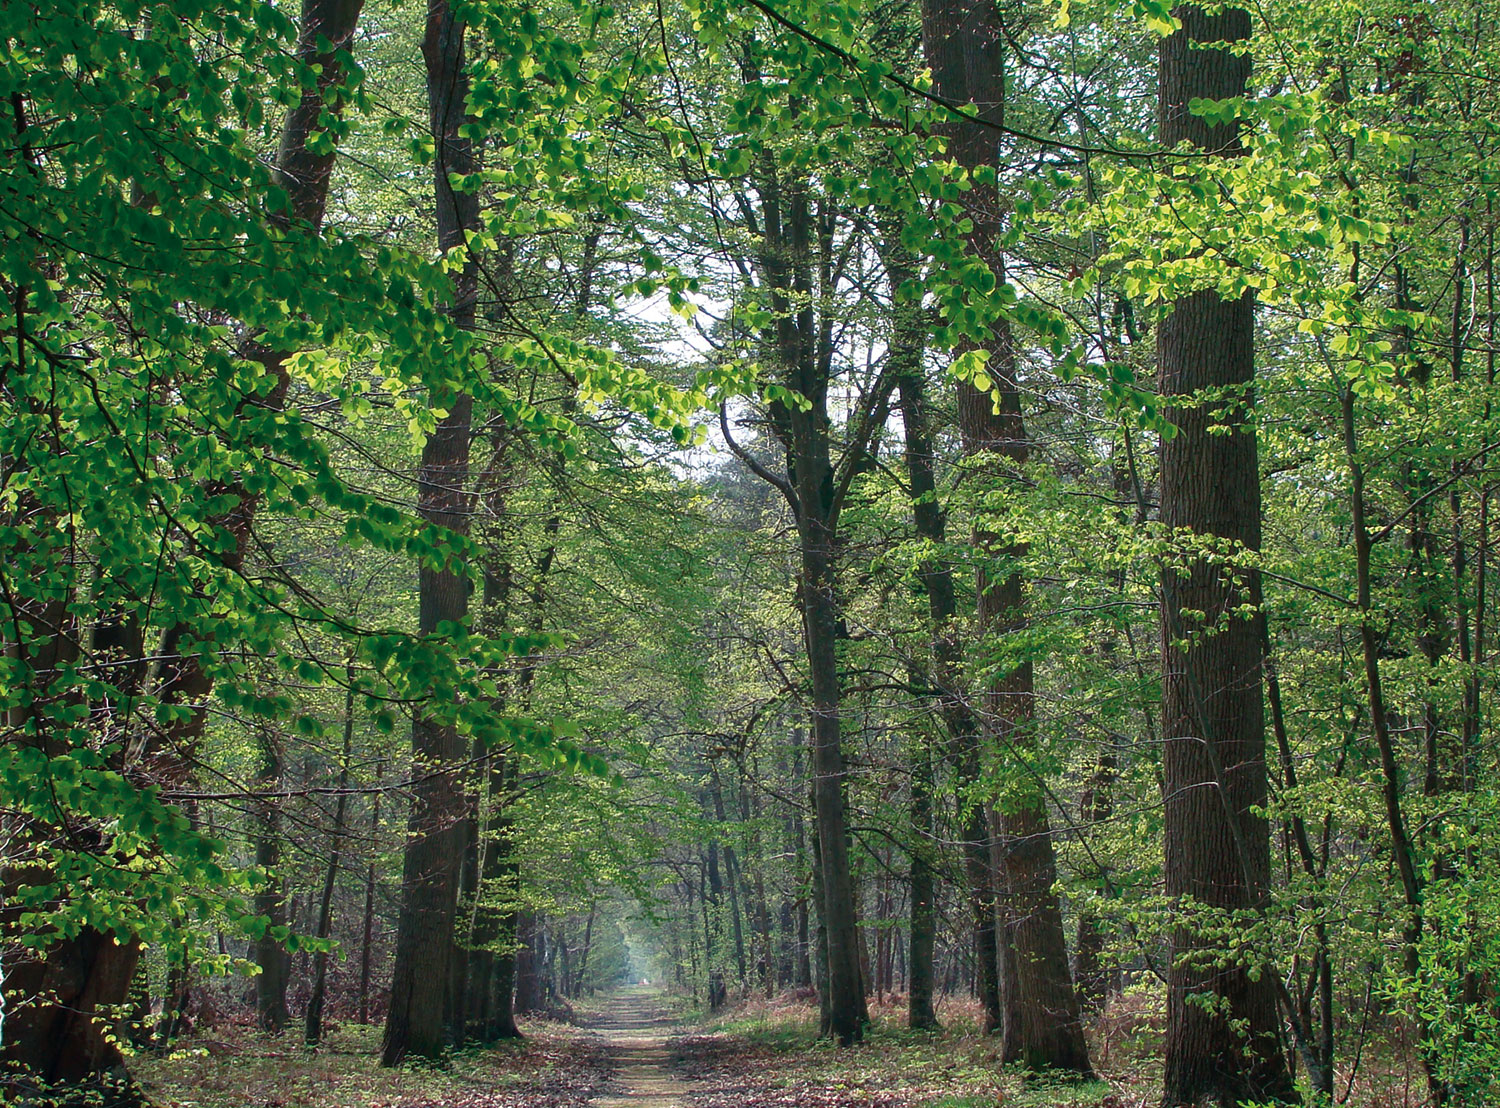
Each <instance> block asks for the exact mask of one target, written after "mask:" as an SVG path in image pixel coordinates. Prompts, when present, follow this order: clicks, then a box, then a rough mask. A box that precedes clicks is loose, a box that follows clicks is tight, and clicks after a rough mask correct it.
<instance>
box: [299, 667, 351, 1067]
mask: <svg viewBox="0 0 1500 1108" xmlns="http://www.w3.org/2000/svg"><path fill="white" fill-rule="evenodd" d="M347 678H348V690H347V693H346V694H345V696H344V750H343V758H342V760H341V762H340V765H339V793H338V800H337V801H336V802H335V803H334V812H333V833H332V834H331V835H330V836H329V843H328V872H327V873H326V874H325V875H324V877H323V897H322V899H321V900H320V901H319V902H318V930H317V937H318V938H319V939H323V940H327V939H328V937H329V936H330V935H331V934H332V933H333V887H334V882H335V881H337V880H338V874H339V855H340V852H341V851H342V850H343V847H344V817H345V815H346V814H347V813H348V810H349V794H348V788H349V758H350V757H351V755H352V753H353V749H354V666H353V663H352V661H351V663H350V665H349V666H348V670H347ZM327 987H328V951H326V950H320V951H318V953H317V954H316V955H314V957H313V987H312V996H311V997H310V998H309V999H308V1002H307V1013H306V1016H305V1022H304V1027H303V1039H304V1040H305V1041H306V1042H307V1043H308V1044H309V1045H310V1046H317V1045H318V1043H320V1042H322V1041H323V997H324V993H325V991H326V989H327Z"/></svg>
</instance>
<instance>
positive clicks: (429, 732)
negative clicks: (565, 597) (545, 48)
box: [381, 0, 479, 1066]
mask: <svg viewBox="0 0 1500 1108" xmlns="http://www.w3.org/2000/svg"><path fill="white" fill-rule="evenodd" d="M464 30H465V28H464V25H463V23H461V22H459V21H458V20H457V19H455V17H454V15H453V12H452V10H451V9H450V8H449V6H448V4H447V2H446V0H431V2H430V3H429V5H428V8H427V24H426V33H425V35H424V37H423V40H422V57H423V59H424V60H425V61H426V64H427V98H428V115H429V119H430V122H431V128H432V135H433V138H434V140H435V142H436V150H437V158H436V161H435V174H434V176H435V182H434V183H435V186H436V192H437V229H438V247H439V249H441V250H443V251H445V252H446V251H449V250H453V249H456V248H458V247H462V246H463V245H464V244H465V242H466V241H467V240H466V232H468V231H471V230H477V229H478V226H479V198H478V196H477V195H476V194H474V193H460V192H455V191H454V189H453V187H452V183H451V180H450V174H467V173H471V172H473V169H474V148H473V143H472V142H471V141H470V140H469V139H468V138H466V137H464V136H463V135H462V134H461V133H460V129H461V127H462V125H463V123H465V122H466V121H467V117H466V115H465V111H464V102H465V99H466V98H467V96H468V91H469V81H468V76H467V74H466V73H465V68H464V67H465V63H464ZM476 277H477V273H476V269H475V266H474V264H473V262H472V260H470V261H468V262H467V263H466V264H465V265H464V267H463V268H462V269H461V270H460V271H459V272H458V273H457V274H456V275H455V277H454V289H453V303H452V305H451V306H450V309H449V311H450V314H451V316H452V318H453V321H454V322H455V323H456V324H457V325H458V327H459V328H460V329H462V330H473V327H474V305H475V294H476V289H477V283H476ZM435 401H436V402H437V403H439V404H440V406H442V407H444V408H446V409H447V412H448V414H447V416H445V417H444V418H443V419H442V420H440V421H439V423H438V425H437V429H436V430H435V431H434V432H433V433H432V435H431V436H429V437H428V440H427V443H426V444H425V446H424V447H423V449H422V463H421V472H420V475H419V477H418V489H417V508H418V511H419V512H420V513H421V514H422V517H423V518H424V519H426V520H429V521H431V522H432V523H435V524H438V525H440V526H443V527H448V528H451V529H453V530H456V531H463V530H465V529H466V528H467V527H468V521H469V512H468V495H467V485H468V470H469V430H470V422H471V418H472V414H473V401H472V399H471V398H470V397H469V396H467V395H466V394H458V395H454V396H448V397H438V398H435ZM418 591H419V602H418V626H419V629H420V630H421V631H422V632H423V633H424V634H426V633H431V632H432V631H433V630H434V629H436V628H437V626H438V625H439V624H440V623H445V622H457V621H459V620H461V619H463V617H464V615H465V613H466V611H467V609H468V591H469V590H468V579H467V578H466V577H465V576H464V575H463V574H461V573H458V572H454V571H453V570H449V569H435V568H432V567H430V566H427V565H424V566H423V567H422V569H421V572H420V577H419V580H418ZM412 754H413V761H414V769H415V772H414V774H413V776H414V778H415V779H416V784H415V785H414V786H413V789H412V807H411V814H410V817H409V820H408V825H407V832H408V840H407V845H406V851H405V856H404V859H403V864H402V872H401V915H400V919H399V922H398V925H397V932H396V965H395V971H394V974H393V976H392V982H391V1002H390V1011H389V1013H388V1014H387V1017H386V1026H385V1041H384V1044H383V1047H382V1050H381V1060H382V1062H383V1063H384V1064H385V1065H388V1066H392V1065H396V1064H397V1063H399V1062H400V1061H401V1060H402V1059H404V1058H406V1057H408V1056H409V1055H418V1056H421V1057H424V1058H437V1057H438V1056H440V1055H441V1054H442V1052H443V1048H444V1045H445V1032H444V1026H443V1015H444V1000H445V996H446V992H447V984H448V962H449V958H450V957H451V953H452V935H453V924H454V916H455V913H456V911H457V905H458V870H459V865H460V862H461V860H462V853H463V843H462V841H461V839H460V837H459V834H460V828H461V824H462V819H463V816H464V799H463V793H462V788H461V783H460V782H459V780H458V778H457V775H456V770H455V769H454V767H455V766H457V764H458V763H459V762H460V761H461V760H462V759H463V756H464V747H463V742H462V740H461V739H460V737H459V735H458V733H457V732H456V731H455V729H454V728H452V727H450V726H447V725H444V724H441V723H439V722H437V721H436V720H433V719H431V718H430V717H428V716H426V715H422V714H419V715H418V716H417V718H416V720H415V721H414V723H413V725H412Z"/></svg>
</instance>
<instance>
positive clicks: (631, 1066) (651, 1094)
mask: <svg viewBox="0 0 1500 1108" xmlns="http://www.w3.org/2000/svg"><path fill="white" fill-rule="evenodd" d="M663 1002H664V998H663V996H662V994H661V993H660V992H659V991H657V990H656V989H649V988H642V987H639V986H632V987H630V988H627V989H621V990H620V991H618V992H616V993H614V994H612V995H611V996H610V997H609V998H608V1000H607V1001H606V1002H605V1006H604V1011H603V1012H602V1013H601V1014H600V1017H599V1022H598V1023H597V1024H595V1025H594V1027H593V1030H594V1031H595V1032H596V1033H598V1034H599V1035H600V1036H601V1037H602V1038H603V1039H604V1041H605V1044H606V1048H607V1050H608V1053H609V1057H610V1061H611V1063H612V1064H613V1065H614V1079H613V1082H612V1083H613V1084H614V1086H615V1087H616V1089H617V1091H616V1092H613V1093H609V1094H607V1095H605V1096H603V1097H600V1098H599V1099H598V1100H596V1101H594V1103H595V1104H596V1105H598V1106H599V1108H684V1105H686V1103H687V1100H686V1098H685V1094H686V1092H687V1084H686V1083H685V1082H683V1081H682V1079H681V1078H679V1077H677V1076H676V1075H675V1074H674V1073H673V1072H672V1055H671V1052H670V1051H669V1050H668V1049H667V1041H668V1040H669V1039H670V1038H671V1037H672V1035H673V1032H674V1031H675V1030H676V1026H677V1025H676V1021H674V1020H673V1019H672V1017H671V1016H670V1015H669V1014H667V1012H666V1011H665V1008H664V1006H663Z"/></svg>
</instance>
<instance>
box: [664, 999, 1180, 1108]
mask: <svg viewBox="0 0 1500 1108" xmlns="http://www.w3.org/2000/svg"><path fill="white" fill-rule="evenodd" d="M871 999H872V1005H873V1000H874V998H871ZM971 1008H973V1009H974V1010H972V1011H971V1010H970V1009H971ZM977 1015H978V1012H977V1007H976V1006H973V1005H970V1004H968V1003H967V1002H965V1001H957V1002H952V1003H950V1004H949V1005H948V1006H947V1007H946V1010H944V1011H940V1013H939V1016H940V1018H941V1019H942V1021H943V1025H944V1030H942V1031H938V1032H912V1031H909V1030H907V1029H906V1027H905V1011H904V1008H898V1007H897V1006H890V1007H887V1008H885V1009H882V1008H880V1007H879V1006H872V1016H873V1017H874V1018H873V1022H872V1023H871V1026H870V1028H869V1030H868V1032H867V1033H866V1036H865V1041H864V1042H863V1043H862V1044H860V1045H859V1046H857V1047H854V1048H852V1049H843V1048H840V1047H837V1046H835V1045H833V1044H832V1043H831V1042H829V1041H828V1040H822V1039H818V1038H817V1035H816V1031H817V1008H816V1007H815V1006H814V1005H812V1004H809V1003H808V1002H806V1001H805V1000H803V1001H798V1000H794V999H790V998H778V999H776V1000H771V1001H751V1002H747V1003H745V1004H742V1005H740V1006H738V1007H736V1008H735V1009H734V1010H732V1011H730V1012H728V1013H726V1014H725V1015H724V1016H722V1017H720V1018H718V1019H716V1020H711V1021H710V1022H709V1023H708V1024H706V1025H704V1026H701V1027H698V1028H694V1029H692V1031H691V1033H688V1034H684V1035H682V1036H681V1037H679V1038H677V1039H675V1040H674V1041H673V1042H672V1043H671V1047H672V1053H673V1061H674V1065H675V1068H676V1070H677V1072H678V1073H679V1074H680V1075H681V1076H682V1077H684V1078H686V1079H687V1080H688V1094H687V1096H686V1097H685V1099H684V1100H683V1102H682V1105H683V1108H997V1106H999V1105H1004V1106H1006V1108H1012V1106H1014V1108H1136V1106H1137V1105H1141V1106H1144V1105H1146V1104H1148V1103H1151V1104H1154V1103H1155V1102H1156V1101H1155V1098H1154V1096H1153V1092H1154V1090H1153V1088H1152V1086H1151V1085H1150V1083H1149V1079H1147V1080H1142V1078H1143V1077H1145V1074H1143V1073H1140V1072H1138V1071H1136V1070H1134V1069H1133V1068H1129V1069H1126V1068H1116V1070H1115V1072H1113V1073H1111V1078H1112V1080H1111V1081H1109V1082H1105V1081H1089V1082H1082V1083H1080V1082H1076V1081H1059V1080H1055V1079H1053V1080H1047V1079H1044V1078H1038V1077H1035V1076H1032V1077H1026V1076H1023V1075H1022V1074H1020V1073H1019V1072H1016V1071H1014V1070H1004V1069H1002V1067H1001V1065H1000V1061H999V1058H998V1055H997V1051H996V1049H995V1043H994V1039H993V1038H991V1037H988V1036H984V1035H981V1034H979V1032H978V1030H977V1027H976V1023H977V1018H976V1017H977ZM1137 1085H1138V1086H1139V1088H1138V1089H1137ZM1137 1092H1138V1093H1139V1095H1138V1096H1137V1095H1135V1094H1136V1093H1137Z"/></svg>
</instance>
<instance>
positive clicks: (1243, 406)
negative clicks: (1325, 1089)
mask: <svg viewBox="0 0 1500 1108" xmlns="http://www.w3.org/2000/svg"><path fill="white" fill-rule="evenodd" d="M1176 14H1177V16H1178V18H1179V19H1180V20H1181V21H1182V27H1181V29H1180V30H1178V31H1176V32H1175V33H1173V34H1172V35H1171V36H1169V37H1168V38H1167V39H1166V40H1165V41H1164V42H1163V43H1162V47H1161V56H1160V68H1159V77H1160V84H1159V100H1158V110H1159V123H1160V135H1161V140H1162V142H1163V143H1164V144H1165V145H1168V146H1173V145H1176V144H1177V143H1179V142H1182V141H1190V142H1192V143H1193V145H1195V146H1197V147H1199V148H1200V149H1203V150H1210V151H1214V152H1217V153H1220V154H1224V155H1228V156H1233V155H1236V154H1238V153H1239V152H1240V145H1239V134H1238V130H1237V128H1236V127H1235V126H1234V125H1225V126H1215V127H1209V126H1208V125H1207V124H1206V122H1205V121H1204V120H1203V119H1202V118H1201V117H1195V116H1193V115H1191V114H1190V112H1189V110H1188V104H1189V102H1190V101H1191V100H1193V99H1195V98H1197V97H1207V98H1212V99H1224V98H1228V97H1234V96H1240V95H1243V94H1244V91H1245V87H1246V81H1247V79H1248V77H1249V72H1250V60H1249V58H1248V57H1246V56H1245V55H1243V54H1235V53H1231V52H1230V51H1228V50H1224V49H1204V48H1199V47H1198V46H1196V44H1199V43H1204V42H1241V41H1243V40H1245V39H1247V38H1248V37H1249V35H1250V17H1249V15H1248V13H1247V12H1245V11H1244V10H1243V9H1239V8H1227V9H1225V10H1224V11H1222V12H1221V13H1219V14H1216V15H1207V14H1205V13H1204V12H1203V11H1202V10H1201V9H1199V8H1197V7H1194V6H1190V5H1189V6H1183V7H1180V8H1178V9H1177V12H1176ZM1157 359H1158V363H1159V367H1160V376H1161V380H1160V388H1161V393H1162V395H1163V396H1164V397H1169V398H1176V399H1175V402H1173V403H1172V406H1171V407H1170V408H1169V409H1168V411H1169V412H1170V418H1171V420H1172V423H1173V424H1174V425H1175V426H1176V428H1177V433H1176V434H1175V435H1173V436H1172V437H1170V438H1167V437H1165V436H1164V437H1163V440H1162V445H1161V517H1162V522H1163V524H1164V525H1165V526H1166V528H1167V529H1168V533H1169V534H1176V533H1186V534H1189V535H1212V536H1215V537H1217V538H1219V539H1223V540H1229V541H1230V542H1233V543H1237V544H1240V545H1242V546H1243V548H1244V549H1246V550H1249V551H1256V550H1259V549H1260V514H1261V513H1260V471H1259V463H1258V458H1257V450H1256V440H1255V430H1254V427H1253V424H1252V423H1251V422H1250V420H1249V412H1250V409H1251V406H1252V405H1253V403H1254V393H1253V388H1254V375H1255V349H1254V303H1253V300H1252V299H1251V297H1250V296H1249V294H1246V295H1244V296H1242V297H1240V298H1238V299H1236V300H1232V301H1225V300H1223V299H1221V298H1220V297H1219V295H1218V293H1217V292H1214V291H1211V290H1205V291H1202V292H1197V293H1194V294H1192V295H1191V296H1188V297H1185V298H1183V299H1181V300H1179V301H1178V302H1177V303H1176V304H1175V305H1174V307H1173V311H1172V314H1171V315H1169V316H1168V317H1167V318H1166V319H1165V320H1164V321H1163V322H1162V324H1161V326H1160V328H1159V330H1158V334H1157ZM1204 389H1212V390H1228V392H1227V394H1225V393H1223V392H1219V393H1216V398H1215V399H1214V400H1212V401H1210V402H1205V401H1204V400H1203V398H1202V396H1201V390H1204ZM1216 412H1217V413H1219V414H1217V415H1216V414H1215V413H1216ZM1223 427H1227V428H1228V431H1227V433H1225V432H1224V431H1223V429H1222V428H1223ZM1211 428H1214V430H1211ZM1258 600H1259V587H1258V580H1257V577H1256V574H1255V571H1254V570H1250V569H1235V568H1233V567H1225V566H1223V565H1214V564H1210V562H1209V561H1208V560H1207V559H1204V558H1202V557H1192V556H1191V555H1189V556H1188V557H1187V558H1186V559H1185V563H1184V564H1181V565H1170V566H1168V567H1166V569H1164V571H1163V574H1162V644H1163V646H1162V656H1163V657H1162V662H1163V664H1162V725H1163V729H1162V735H1163V739H1164V748H1163V752H1162V775H1163V787H1164V790H1165V795H1166V826H1165V843H1166V893H1167V896H1168V897H1169V898H1171V899H1172V900H1173V902H1174V903H1175V904H1176V905H1177V909H1178V918H1177V921H1176V922H1175V925H1174V927H1173V932H1172V946H1173V958H1172V965H1171V968H1170V969H1169V970H1168V981H1167V1039H1166V1076H1165V1082H1166V1085H1165V1100H1166V1103H1167V1104H1168V1105H1189V1104H1191V1105H1196V1104H1202V1103H1205V1102H1210V1101H1216V1102H1218V1103H1220V1104H1222V1105H1224V1106H1226V1108H1228V1106H1229V1105H1233V1104H1237V1103H1239V1102H1240V1101H1242V1100H1246V1099H1257V1100H1265V1099H1268V1098H1270V1099H1275V1098H1283V1097H1289V1096H1290V1095H1291V1093H1292V1089H1291V1085H1290V1081H1289V1077H1288V1073H1287V1068H1286V1061H1285V1058H1284V1056H1283V1054H1282V1051H1281V1047H1280V1043H1279V1038H1278V1031H1279V1026H1278V1021H1277V1018H1276V1017H1277V1012H1276V994H1275V992H1274V985H1273V983H1272V981H1271V980H1270V979H1269V978H1270V977H1271V975H1272V974H1271V972H1269V971H1268V972H1266V973H1262V972H1261V967H1259V966H1246V965H1243V964H1237V963H1230V964H1220V961H1219V959H1220V954H1221V952H1222V949H1223V946H1224V945H1225V937H1224V936H1223V935H1215V934H1211V933H1205V932H1204V931H1203V930H1201V929H1200V928H1199V927H1198V926H1196V925H1195V922H1194V920H1193V914H1194V909H1195V907H1196V906H1199V905H1201V906H1203V907H1204V908H1207V909H1210V910H1214V909H1217V910H1220V911H1222V912H1228V913H1231V914H1232V913H1247V912H1251V911H1253V910H1257V909H1259V908H1260V907H1261V906H1262V905H1263V902H1264V898H1265V896H1266V894H1267V892H1268V890H1269V886H1270V839H1269V832H1268V829H1267V826H1266V822H1265V820H1264V819H1263V818H1262V817H1261V816H1259V815H1257V814H1256V813H1255V809H1257V808H1260V807H1263V806H1264V805H1265V803H1266V792H1267V785H1266V762H1265V733H1264V721H1263V718H1262V698H1261V666H1260V661H1261V659H1260V642H1259V636H1258V633H1257V626H1256V623H1255V621H1254V620H1252V619H1247V618H1245V617H1244V615H1243V613H1242V612H1240V611H1237V609H1238V608H1240V606H1242V605H1245V604H1252V603H1256V602H1258ZM1187 613H1202V616H1201V617H1196V616H1193V615H1189V614H1187ZM1199 618H1201V619H1202V620H1203V624H1202V625H1200V624H1199V622H1198V619H1199ZM1189 636H1191V639H1189V638H1188V637H1189ZM1204 994H1208V995H1210V996H1213V997H1217V998H1219V1000H1220V1004H1219V1005H1218V1006H1212V1005H1209V1004H1205V1003H1204V1002H1203V1000H1202V997H1203V995H1204Z"/></svg>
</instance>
